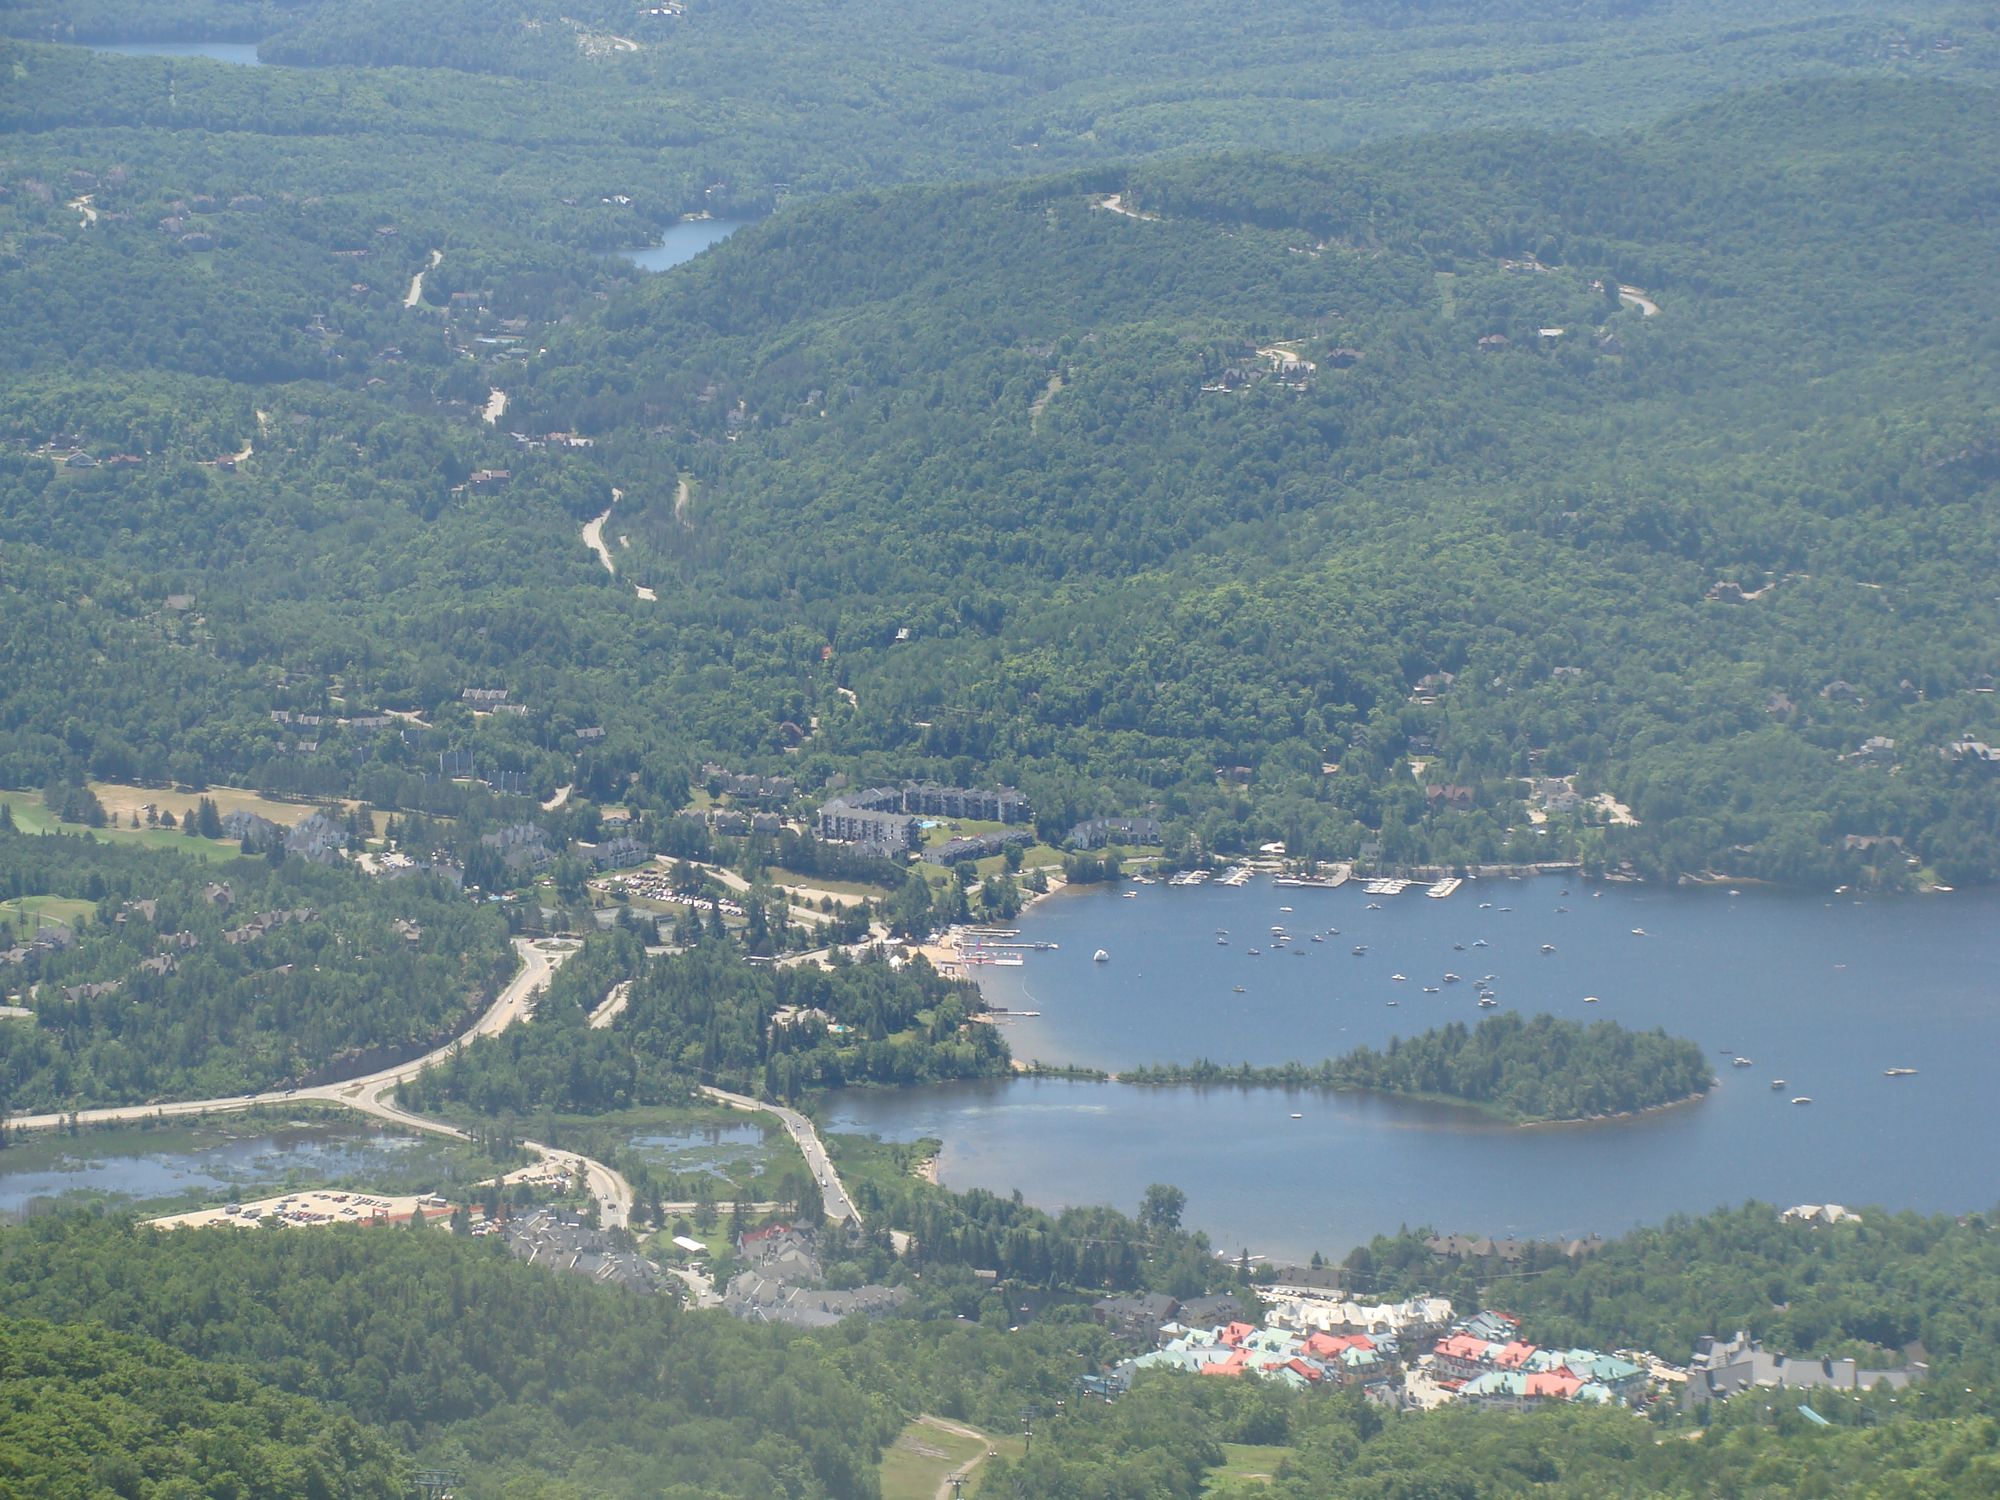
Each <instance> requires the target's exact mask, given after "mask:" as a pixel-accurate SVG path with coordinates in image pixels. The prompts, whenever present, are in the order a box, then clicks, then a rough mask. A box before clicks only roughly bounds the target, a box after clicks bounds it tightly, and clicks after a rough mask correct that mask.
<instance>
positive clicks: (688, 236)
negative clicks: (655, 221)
mask: <svg viewBox="0 0 2000 1500" xmlns="http://www.w3.org/2000/svg"><path fill="white" fill-rule="evenodd" d="M742 227H743V222H742V221H741V220H740V219H683V220H681V221H680V223H678V224H674V225H671V226H670V227H669V228H668V229H667V231H666V233H664V234H662V235H661V236H660V242H659V243H658V244H657V245H647V246H646V247H645V248H643V249H640V250H620V251H619V252H618V257H619V259H621V260H629V261H630V262H631V263H632V264H633V265H635V266H637V267H638V268H639V269H640V270H642V271H668V270H672V269H673V268H674V267H675V266H678V265H680V264H681V263H682V262H684V261H690V260H693V259H694V258H695V257H696V256H697V255H699V254H701V252H702V251H704V250H706V249H707V248H708V247H709V246H710V245H719V244H721V243H722V242H723V241H724V240H726V239H728V238H729V237H730V236H731V235H732V234H734V233H736V231H737V230H739V229H741V228H742Z"/></svg>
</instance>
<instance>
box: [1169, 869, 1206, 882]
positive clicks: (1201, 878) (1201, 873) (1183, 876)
mask: <svg viewBox="0 0 2000 1500" xmlns="http://www.w3.org/2000/svg"><path fill="white" fill-rule="evenodd" d="M1207 882H1208V871H1206V870H1182V871H1180V872H1179V873H1178V874H1174V875H1169V876H1168V877H1167V884H1168V885H1205V884H1207Z"/></svg>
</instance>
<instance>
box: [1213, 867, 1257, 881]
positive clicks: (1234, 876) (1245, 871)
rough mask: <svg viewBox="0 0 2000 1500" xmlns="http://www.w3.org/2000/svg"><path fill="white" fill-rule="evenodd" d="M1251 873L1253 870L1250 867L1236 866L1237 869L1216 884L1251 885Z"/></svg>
mask: <svg viewBox="0 0 2000 1500" xmlns="http://www.w3.org/2000/svg"><path fill="white" fill-rule="evenodd" d="M1251 873H1252V872H1251V869H1250V867H1249V866H1248V865H1237V866H1236V867H1235V868H1234V869H1232V870H1231V871H1230V872H1229V873H1228V874H1226V875H1224V876H1223V877H1222V878H1221V879H1220V880H1218V881H1217V882H1216V884H1217V885H1248V884H1249V883H1250V875H1251Z"/></svg>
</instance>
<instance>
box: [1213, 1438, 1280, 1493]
mask: <svg viewBox="0 0 2000 1500" xmlns="http://www.w3.org/2000/svg"><path fill="white" fill-rule="evenodd" d="M1291 1456H1292V1449H1290V1448H1289V1447H1285V1446H1282V1445H1279V1444H1269V1443H1224V1444H1222V1467H1220V1468H1218V1469H1210V1470H1209V1471H1208V1478H1207V1480H1206V1481H1205V1482H1204V1483H1203V1485H1202V1494H1203V1495H1205V1496H1210V1497H1216V1496H1235V1495H1252V1494H1255V1493H1256V1492H1257V1491H1258V1490H1261V1489H1263V1488H1264V1487H1265V1486H1266V1485H1268V1484H1270V1482H1271V1480H1272V1478H1273V1476H1275V1475H1276V1474H1277V1472H1278V1465H1280V1464H1282V1463H1283V1462H1284V1461H1285V1460H1286V1459H1288V1458H1290V1457H1291Z"/></svg>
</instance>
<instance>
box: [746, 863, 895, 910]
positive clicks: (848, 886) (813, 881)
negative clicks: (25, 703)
mask: <svg viewBox="0 0 2000 1500" xmlns="http://www.w3.org/2000/svg"><path fill="white" fill-rule="evenodd" d="M764 875H765V878H766V879H768V880H770V881H771V882H772V883H773V884H776V885H782V886H803V887H805V888H806V889H807V890H810V891H827V892H830V893H831V894H833V895H836V896H853V897H856V898H857V899H863V900H869V901H880V900H883V899H884V898H886V897H888V896H890V895H892V894H894V893H893V892H891V891H890V890H889V888H888V887H887V886H881V885H870V884H868V883H867V882H866V881H861V880H828V879H827V878H826V877H825V876H823V875H802V874H800V873H799V872H798V871H797V870H788V869H786V868H785V867H784V866H783V865H770V866H768V867H766V869H765V871H764Z"/></svg>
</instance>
